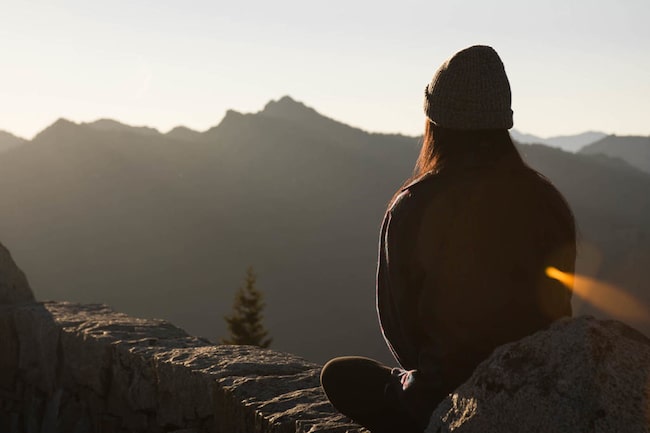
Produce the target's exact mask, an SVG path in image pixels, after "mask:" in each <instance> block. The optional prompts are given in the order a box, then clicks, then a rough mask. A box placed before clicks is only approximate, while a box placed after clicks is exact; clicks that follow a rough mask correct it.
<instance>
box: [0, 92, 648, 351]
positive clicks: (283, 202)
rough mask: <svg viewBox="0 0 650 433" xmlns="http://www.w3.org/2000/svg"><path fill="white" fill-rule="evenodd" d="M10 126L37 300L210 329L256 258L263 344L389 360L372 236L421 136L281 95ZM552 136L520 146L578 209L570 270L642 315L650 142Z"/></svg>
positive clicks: (12, 229) (5, 179)
mask: <svg viewBox="0 0 650 433" xmlns="http://www.w3.org/2000/svg"><path fill="white" fill-rule="evenodd" d="M512 135H513V138H515V139H520V140H521V142H522V143H523V142H525V140H526V137H524V136H522V135H521V134H519V133H517V132H516V131H513V134H512ZM5 137H9V138H6V141H3V140H5ZM11 137H12V136H7V135H4V134H0V209H2V212H0V241H2V242H3V244H5V245H6V246H7V247H8V248H9V249H10V250H11V251H12V254H13V256H14V258H15V260H16V262H17V263H18V264H19V266H21V268H22V269H23V270H24V271H25V272H26V274H27V276H28V278H29V280H30V282H31V285H32V287H33V288H34V291H35V294H36V296H37V297H38V298H39V299H57V300H69V301H75V302H102V303H107V304H109V305H111V306H113V307H114V308H116V309H117V310H120V311H124V312H126V313H128V314H131V315H136V316H147V317H159V318H164V319H167V320H170V321H171V322H173V323H175V324H176V325H178V326H180V327H182V328H184V329H186V330H187V331H188V332H190V333H192V334H195V335H200V336H204V337H207V338H210V339H211V340H214V341H216V340H218V339H219V338H220V337H222V336H225V333H226V330H225V324H224V320H223V316H224V315H225V314H227V313H229V312H230V308H231V305H232V299H233V296H234V292H235V290H236V288H237V287H239V286H240V285H241V284H242V281H243V277H244V273H245V270H246V268H247V266H249V265H252V266H253V267H254V269H255V271H256V273H257V274H258V288H259V289H260V290H262V291H263V292H264V294H265V300H266V303H267V308H266V310H265V324H266V326H267V328H268V329H269V331H270V335H271V336H272V337H273V338H274V344H273V348H274V349H277V350H283V351H288V352H293V353H296V354H299V355H302V356H305V357H306V358H308V359H310V360H314V361H318V362H323V361H325V360H327V359H329V358H331V357H333V356H337V355H345V354H358V355H365V356H370V357H374V358H377V359H380V360H384V361H386V362H389V361H390V355H389V353H388V349H387V348H386V347H385V344H384V342H383V339H382V337H381V334H380V331H379V326H378V324H377V318H376V312H375V301H374V284H375V283H374V281H375V270H376V248H377V241H378V233H379V224H380V222H381V219H382V216H383V213H384V210H385V207H386V205H387V202H388V200H389V199H390V197H391V196H392V194H393V193H394V192H395V190H396V189H397V188H398V187H399V185H401V183H402V182H403V181H404V179H406V178H407V177H408V176H409V174H410V173H411V171H412V167H413V165H414V162H415V159H416V156H417V152H418V150H419V145H420V143H419V140H420V139H419V138H418V137H409V136H404V135H400V134H375V133H369V132H366V131H363V130H361V129H358V128H354V127H351V126H348V125H346V124H344V123H342V122H339V121H336V120H333V119H331V118H328V117H326V116H323V115H321V114H319V113H318V112H317V111H316V110H314V109H312V108H310V107H308V106H306V105H304V104H302V103H300V102H297V101H295V100H293V99H292V98H290V97H283V98H281V99H279V100H275V101H271V102H269V103H268V104H267V105H266V106H265V107H264V108H263V109H262V110H261V111H259V112H256V113H249V114H243V113H239V112H236V111H232V110H230V111H228V112H227V113H226V115H225V117H224V118H223V120H222V121H221V122H220V123H219V124H218V125H217V126H215V127H212V128H210V129H208V130H206V131H204V132H198V131H193V130H191V129H188V128H185V127H177V128H174V129H172V130H170V131H169V132H167V133H165V134H162V133H160V132H159V131H157V130H156V129H154V128H149V127H146V126H140V127H133V126H129V125H126V124H122V123H119V122H116V121H114V120H110V119H100V120H97V121H94V122H88V123H79V124H77V123H73V122H70V121H67V120H65V119H59V120H58V121H56V122H55V123H53V124H52V125H50V126H49V127H47V128H46V129H44V130H43V131H41V132H40V133H38V134H37V135H36V136H35V137H34V138H33V139H32V140H21V139H18V138H16V137H14V138H11ZM522 137H523V138H522ZM538 138H539V137H533V138H532V139H531V140H532V141H533V142H535V141H538V140H537V139H538ZM12 140H13V141H12ZM548 140H549V142H547V144H550V145H551V146H555V147H550V146H548V145H546V144H541V143H538V144H519V145H518V147H519V150H520V152H521V153H522V156H523V157H524V158H525V159H526V161H527V162H528V163H529V164H530V165H531V166H532V167H534V168H535V169H537V170H539V171H540V172H541V173H543V174H544V175H546V176H547V177H549V178H550V179H551V181H553V182H554V184H555V185H556V186H557V187H558V189H560V191H561V192H562V193H563V194H564V195H565V196H566V198H567V200H568V201H569V202H570V204H571V206H572V208H573V210H574V212H575V214H576V218H577V222H578V229H579V233H580V250H579V260H578V271H579V272H582V273H584V274H585V275H589V276H592V277H594V278H597V279H599V280H601V281H605V282H608V283H609V284H611V285H613V286H615V287H617V288H619V289H621V290H622V291H623V292H624V293H626V294H627V295H629V297H631V298H633V299H635V300H636V302H638V304H639V305H641V306H642V308H645V309H646V310H647V309H648V306H649V305H650V288H649V285H648V284H649V282H650V194H648V192H649V191H650V166H649V167H648V168H647V169H646V168H645V165H643V164H640V163H639V161H645V160H646V159H644V158H647V155H648V152H649V151H650V143H649V142H648V140H649V138H648V137H617V136H607V135H604V134H602V133H587V134H583V135H580V136H576V137H557V138H556V139H548ZM553 140H555V141H553ZM591 140H593V141H591ZM518 141H519V140H518ZM5 142H6V143H7V144H6V145H4V144H3V143H5ZM567 143H568V144H567ZM558 147H562V148H563V149H564V150H563V149H562V148H558ZM567 150H571V151H567ZM574 312H575V313H576V314H582V313H590V314H591V313H592V314H596V315H598V316H601V317H616V318H619V319H621V320H623V321H626V322H627V323H630V324H631V325H632V326H635V327H637V328H638V329H640V330H642V332H644V333H646V334H650V323H648V320H647V318H641V319H639V318H638V317H637V318H634V317H625V311H614V312H612V311H604V310H602V309H599V308H596V307H594V306H593V305H591V304H589V303H587V302H584V300H582V299H580V298H579V297H578V296H574Z"/></svg>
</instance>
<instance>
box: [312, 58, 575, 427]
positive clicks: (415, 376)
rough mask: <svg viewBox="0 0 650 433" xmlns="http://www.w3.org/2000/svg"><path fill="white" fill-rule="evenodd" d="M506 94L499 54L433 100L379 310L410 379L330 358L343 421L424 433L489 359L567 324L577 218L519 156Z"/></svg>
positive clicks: (385, 244) (358, 360)
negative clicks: (567, 276)
mask: <svg viewBox="0 0 650 433" xmlns="http://www.w3.org/2000/svg"><path fill="white" fill-rule="evenodd" d="M510 104H511V95H510V84H509V82H508V78H507V76H506V73H505V70H504V67H503V63H502V62H501V59H500V58H499V56H498V55H497V53H496V52H495V51H494V50H493V49H492V48H490V47H487V46H473V47H469V48H467V49H465V50H462V51H460V52H458V53H457V54H455V55H454V56H453V57H451V58H450V59H449V60H448V61H446V62H445V63H443V64H442V66H441V67H440V69H438V71H437V72H436V74H435V75H434V77H433V80H432V81H431V83H430V84H429V85H428V86H427V87H426V89H425V101H424V111H425V114H426V116H427V120H426V126H425V133H424V138H423V145H422V149H421V152H420V155H419V158H418V160H417V163H416V166H415V171H414V175H413V177H412V178H411V179H409V180H407V181H406V183H405V185H404V186H403V187H402V188H401V189H400V190H399V191H397V193H396V194H395V196H394V197H393V199H392V200H391V202H390V204H389V206H388V209H387V211H386V216H385V217H384V222H383V224H382V229H381V239H380V249H379V266H378V272H377V310H378V314H379V319H380V324H381V327H382V332H383V334H384V337H385V339H386V342H387V343H388V346H389V347H390V349H391V351H392V353H393V355H394V357H395V359H396V360H397V361H398V362H399V364H400V365H401V367H402V368H396V369H390V368H389V367H387V366H384V365H382V364H380V363H378V362H376V361H373V360H371V359H368V358H362V357H343V358H336V359H333V360H331V361H330V362H329V363H327V364H326V365H325V367H324V368H323V371H322V373H321V383H322V386H323V389H324V390H325V393H326V394H327V396H328V398H329V399H330V401H331V402H332V404H333V405H334V406H335V407H336V408H337V409H338V410H339V411H341V412H342V413H343V414H345V415H348V416H349V417H351V418H352V419H353V420H355V421H356V422H358V423H360V424H362V425H363V426H365V427H367V428H369V429H370V430H371V431H372V432H373V433H377V432H421V431H423V430H424V429H425V428H426V426H427V424H428V422H429V417H430V416H431V413H432V411H433V409H435V407H436V406H437V405H438V403H440V401H441V400H442V399H444V398H445V397H446V396H447V395H448V394H449V393H450V392H452V391H453V390H454V389H455V388H456V387H457V386H459V385H460V384H461V383H463V382H464V381H465V380H467V379H468V378H469V376H471V374H472V372H473V370H474V369H475V368H476V366H477V365H478V364H479V363H480V362H481V361H482V360H484V359H486V358H487V357H488V356H489V355H490V353H491V352H492V350H493V349H494V348H496V347H497V346H500V345H502V344H504V343H507V342H509V341H514V340H518V339H521V338H523V337H524V336H526V335H529V334H532V333H534V332H536V331H538V330H540V329H543V328H545V327H547V326H548V325H549V324H551V323H552V322H553V321H555V320H557V319H559V318H561V317H563V316H570V315H571V304H570V297H571V293H570V291H569V290H567V289H566V288H565V287H564V286H562V285H561V284H560V283H559V282H557V281H555V280H553V279H551V278H549V277H547V276H546V272H545V271H546V269H547V267H549V266H553V267H556V268H558V269H560V270H562V271H564V272H569V273H573V272H574V263H575V255H576V247H575V226H574V218H573V214H572V213H571V210H570V209H569V207H568V205H567V203H566V201H565V200H564V198H563V197H562V195H561V194H560V193H559V192H558V191H557V190H556V189H555V188H554V187H553V186H552V185H551V184H550V182H549V181H548V180H546V179H545V178H544V177H542V176H541V175H540V174H539V173H537V172H535V171H534V170H533V169H531V168H529V167H528V166H527V165H526V164H525V163H524V162H523V161H522V159H521V157H520V156H519V154H518V152H517V150H516V148H515V147H514V145H513V143H512V140H511V139H510V135H509V134H508V129H510V128H511V127H512V124H513V122H512V110H511V108H510Z"/></svg>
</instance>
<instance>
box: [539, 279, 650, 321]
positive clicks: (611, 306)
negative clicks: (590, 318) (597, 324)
mask: <svg viewBox="0 0 650 433" xmlns="http://www.w3.org/2000/svg"><path fill="white" fill-rule="evenodd" d="M546 275H547V276H549V277H550V278H553V279H555V280H558V281H559V282H561V283H562V284H564V285H565V286H566V287H567V288H569V289H572V290H573V292H574V293H575V294H576V295H578V296H580V297H581V298H582V299H584V300H585V301H587V302H589V303H590V304H592V305H593V306H595V307H596V308H599V309H600V310H602V311H604V312H606V313H608V314H611V315H613V316H616V317H619V318H622V319H627V320H635V321H636V320H642V321H649V320H650V311H648V308H647V307H646V306H645V305H643V304H642V303H641V302H639V301H638V300H637V299H635V298H634V297H633V296H632V295H630V294H629V293H627V292H626V291H625V290H623V289H621V288H619V287H616V286H613V285H611V284H608V283H605V282H602V281H598V280H596V279H594V278H590V277H587V276H584V275H579V274H576V275H571V274H569V273H567V272H562V271H560V270H559V269H557V268H554V267H548V268H546Z"/></svg>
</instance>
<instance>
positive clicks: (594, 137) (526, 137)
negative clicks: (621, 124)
mask: <svg viewBox="0 0 650 433" xmlns="http://www.w3.org/2000/svg"><path fill="white" fill-rule="evenodd" d="M510 134H511V135H512V138H513V140H515V141H517V142H518V143H522V144H546V145H547V146H551V147H558V148H560V149H563V150H566V151H568V152H577V151H578V150H579V149H580V148H582V147H583V146H585V145H588V144H590V143H593V142H595V141H598V140H600V139H601V138H603V137H605V135H606V134H604V133H602V132H594V131H588V132H583V133H581V134H576V135H558V136H555V137H549V138H541V137H537V136H535V135H532V134H525V133H522V132H519V131H517V130H516V129H512V130H511V131H510Z"/></svg>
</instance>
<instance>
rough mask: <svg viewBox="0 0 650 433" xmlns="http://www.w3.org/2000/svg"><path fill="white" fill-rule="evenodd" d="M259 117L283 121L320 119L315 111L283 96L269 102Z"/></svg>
mask: <svg viewBox="0 0 650 433" xmlns="http://www.w3.org/2000/svg"><path fill="white" fill-rule="evenodd" d="M259 114H261V115H263V116H268V117H276V118H283V119H287V118H289V119H297V120H305V119H313V118H314V117H322V116H321V115H320V114H318V112H317V111H316V110H314V109H313V108H311V107H308V106H306V105H305V104H303V103H302V102H299V101H296V100H295V99H293V98H292V97H290V96H283V97H282V98H280V99H278V100H277V101H275V100H272V101H269V103H268V104H266V106H264V109H263V110H262V111H260V113H259Z"/></svg>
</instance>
